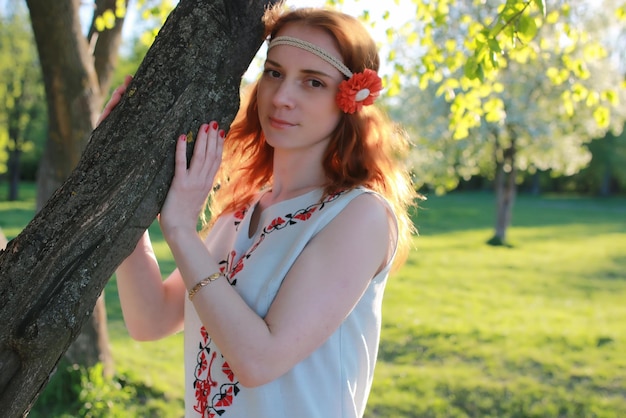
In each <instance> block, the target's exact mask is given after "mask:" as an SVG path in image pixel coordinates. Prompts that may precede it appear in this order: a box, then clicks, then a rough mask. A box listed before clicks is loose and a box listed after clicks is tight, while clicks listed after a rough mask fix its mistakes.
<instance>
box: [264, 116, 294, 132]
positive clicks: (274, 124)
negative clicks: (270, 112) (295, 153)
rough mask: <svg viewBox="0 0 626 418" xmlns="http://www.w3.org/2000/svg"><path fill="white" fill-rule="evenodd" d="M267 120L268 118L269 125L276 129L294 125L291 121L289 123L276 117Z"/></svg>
mask: <svg viewBox="0 0 626 418" xmlns="http://www.w3.org/2000/svg"><path fill="white" fill-rule="evenodd" d="M269 120H270V125H272V127H273V128H276V129H286V128H290V127H292V126H295V125H294V124H293V123H290V122H287V121H286V120H282V119H278V118H272V117H270V118H269Z"/></svg>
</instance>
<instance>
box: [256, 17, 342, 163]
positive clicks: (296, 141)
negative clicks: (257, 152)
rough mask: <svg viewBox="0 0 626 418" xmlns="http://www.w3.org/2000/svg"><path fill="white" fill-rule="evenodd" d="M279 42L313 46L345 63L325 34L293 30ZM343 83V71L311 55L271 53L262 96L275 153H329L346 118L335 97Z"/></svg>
mask: <svg viewBox="0 0 626 418" xmlns="http://www.w3.org/2000/svg"><path fill="white" fill-rule="evenodd" d="M276 36H291V37H294V38H298V39H301V40H304V41H307V42H310V43H312V44H315V45H316V46H319V47H320V48H322V49H324V50H325V51H326V52H328V53H330V54H332V55H334V56H335V57H337V58H339V59H341V55H340V53H339V51H338V49H337V47H336V46H335V43H334V40H333V38H332V37H331V36H330V35H328V34H327V33H326V32H324V31H323V30H321V29H318V28H314V27H307V26H303V25H299V24H290V25H287V26H286V27H284V28H283V29H281V31H280V32H279V33H278V34H277V35H276ZM343 79H344V77H343V75H342V74H341V73H340V72H339V70H337V69H336V68H335V67H333V66H332V65H331V64H329V63H328V62H326V61H324V60H323V59H321V58H319V57H318V56H316V55H314V54H312V53H310V52H308V51H306V50H303V49H301V48H298V47H294V46H290V45H276V46H274V47H272V48H271V49H270V50H269V51H268V54H267V59H266V61H265V68H264V72H263V75H262V76H261V80H260V81H259V85H258V91H257V102H258V111H259V119H260V121H261V127H262V128H263V133H264V134H265V138H266V140H267V143H268V144H269V145H271V146H272V147H274V149H275V150H278V149H289V150H296V149H305V150H310V149H312V147H314V148H319V149H321V150H322V151H323V150H325V149H326V146H327V144H328V141H329V139H330V135H331V133H332V132H333V130H334V129H335V127H336V126H337V124H338V123H339V119H340V117H341V111H340V110H339V108H338V107H337V104H336V103H335V96H336V95H337V91H338V86H339V83H340V82H341V81H343Z"/></svg>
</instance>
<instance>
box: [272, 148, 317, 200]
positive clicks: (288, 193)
mask: <svg viewBox="0 0 626 418" xmlns="http://www.w3.org/2000/svg"><path fill="white" fill-rule="evenodd" d="M325 183H326V176H325V174H324V168H323V167H322V164H321V161H319V160H316V159H315V158H311V157H310V156H309V157H308V158H284V157H282V158H281V156H277V155H274V169H273V181H272V185H271V189H272V200H273V201H281V200H285V199H290V198H292V197H295V196H299V195H301V194H304V193H307V192H309V191H311V190H315V189H318V188H320V187H323V186H324V184H325Z"/></svg>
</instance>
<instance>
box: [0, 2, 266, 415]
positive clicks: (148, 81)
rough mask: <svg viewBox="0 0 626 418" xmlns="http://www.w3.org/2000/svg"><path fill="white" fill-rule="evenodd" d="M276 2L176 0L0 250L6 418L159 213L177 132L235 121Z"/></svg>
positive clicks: (1, 391)
mask: <svg viewBox="0 0 626 418" xmlns="http://www.w3.org/2000/svg"><path fill="white" fill-rule="evenodd" d="M31 1H32V0H31ZM53 3H56V2H47V4H50V5H51V4H53ZM269 3H272V0H263V1H255V0H222V1H218V0H214V1H208V0H180V2H179V3H178V6H177V7H176V9H174V11H173V12H172V13H171V15H170V16H169V18H168V20H167V21H166V23H165V25H164V26H163V28H162V29H161V31H160V33H159V35H158V36H157V38H156V40H155V42H154V44H153V46H152V47H151V48H150V50H149V51H148V54H147V55H146V57H145V58H144V60H143V63H142V64H141V66H140V67H139V69H138V71H137V74H136V75H135V78H134V80H133V81H132V82H131V84H130V86H129V88H128V91H127V94H126V95H125V96H124V98H123V100H122V101H121V103H120V104H119V105H118V106H117V107H116V108H115V109H114V110H113V112H112V113H111V114H110V115H109V117H108V118H107V119H106V120H105V121H104V122H103V123H102V124H100V126H98V128H96V129H95V130H94V131H93V133H92V134H91V138H90V141H89V144H88V145H87V148H86V149H85V152H84V154H83V156H82V158H81V160H80V162H79V163H78V166H77V167H76V169H75V170H74V171H73V172H72V173H71V175H70V176H69V178H68V179H67V181H65V183H64V184H63V185H62V186H61V187H60V188H59V189H57V191H56V192H55V193H54V194H53V196H52V197H51V198H50V200H48V202H47V203H46V204H45V205H44V207H43V208H42V209H41V211H39V212H38V213H37V214H36V215H35V218H34V219H33V220H32V221H31V222H30V223H29V224H28V225H27V227H26V228H25V229H24V230H23V231H22V233H21V234H20V235H19V236H17V237H16V238H15V239H13V240H11V241H10V242H9V244H8V246H7V248H6V250H5V251H3V252H0V300H1V301H2V303H1V304H0V415H1V416H3V417H7V418H12V417H17V416H20V415H22V414H24V413H25V412H27V411H28V410H29V408H30V406H31V405H32V403H33V402H34V400H35V399H36V397H37V395H38V394H39V393H40V391H41V389H42V388H43V386H44V385H45V384H46V381H47V379H48V377H49V375H50V373H51V371H52V370H53V368H54V366H55V365H56V364H57V362H58V360H59V359H60V357H61V356H62V354H63V352H64V351H65V350H66V349H67V347H68V346H69V345H70V343H71V342H72V341H73V340H74V338H76V336H77V334H78V332H79V331H80V327H81V325H82V324H83V322H84V321H85V320H86V318H87V317H88V316H89V314H90V313H91V311H92V309H93V307H94V304H95V302H96V299H97V298H98V295H100V293H101V292H102V290H103V288H104V286H105V284H106V282H107V281H108V279H109V278H110V277H111V275H112V273H113V272H114V270H115V268H116V267H117V266H118V265H119V264H120V263H121V262H122V261H123V259H124V258H126V257H127V256H128V255H129V254H130V252H131V251H132V250H133V248H134V247H135V245H136V243H137V241H138V240H139V238H140V236H141V235H142V234H143V232H144V231H145V230H146V229H147V228H148V226H149V225H150V224H151V223H152V221H153V220H154V218H155V216H156V215H157V213H158V212H159V210H160V207H161V205H162V203H163V201H164V199H165V196H166V194H167V190H168V187H169V184H170V182H171V178H172V175H173V169H174V167H173V164H174V147H175V142H176V138H177V137H178V135H180V133H191V136H195V132H197V130H198V128H199V126H200V124H201V123H203V122H206V121H208V120H210V119H215V120H217V121H218V123H219V124H220V125H222V126H229V125H230V123H231V122H232V119H233V118H234V115H235V113H236V111H237V110H238V107H239V86H240V82H241V77H242V75H243V73H244V72H245V71H246V69H247V67H248V65H249V63H250V62H251V60H252V58H253V57H254V54H255V53H256V51H257V49H258V47H259V46H260V44H261V42H262V35H263V24H262V21H261V16H262V14H263V10H264V8H265V7H266V6H267V5H268V4H269ZM190 149H191V146H190Z"/></svg>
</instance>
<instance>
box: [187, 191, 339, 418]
mask: <svg viewBox="0 0 626 418" xmlns="http://www.w3.org/2000/svg"><path fill="white" fill-rule="evenodd" d="M343 193H344V192H343V191H342V192H338V193H335V194H332V195H328V196H326V198H324V200H322V201H321V202H319V203H315V204H313V205H310V206H308V207H307V208H305V209H299V210H297V211H296V212H295V213H289V214H287V215H285V216H282V217H281V216H279V217H277V218H274V219H272V221H271V222H270V223H269V225H267V226H266V227H264V228H263V232H262V233H261V235H260V236H259V238H258V239H257V241H256V242H255V243H254V244H253V245H252V246H251V247H250V249H249V250H248V251H247V252H246V253H245V254H244V255H243V256H242V257H241V258H240V259H239V260H237V261H236V262H235V260H236V257H237V253H236V252H235V251H231V252H230V253H229V254H228V256H227V258H226V260H223V261H221V262H220V263H219V265H220V271H222V272H226V278H227V279H228V281H229V282H230V284H231V285H232V286H235V285H236V284H237V279H236V277H235V276H236V275H237V273H239V272H240V271H241V270H243V268H244V262H245V260H248V259H249V258H250V256H251V255H252V253H253V252H254V251H255V250H256V249H257V248H258V247H259V245H260V244H261V243H262V242H263V241H264V240H265V237H266V236H267V235H269V234H270V233H272V232H274V231H278V230H281V229H284V228H286V227H287V226H289V225H295V224H297V223H299V222H304V221H307V220H309V219H310V218H311V216H312V215H313V214H314V213H315V212H317V211H321V210H322V209H323V208H324V206H325V205H326V203H329V202H332V201H333V200H336V199H337V198H338V197H339V196H340V195H341V194H343ZM246 210H247V208H246V209H242V210H240V211H237V212H235V214H234V215H233V217H234V218H235V221H234V226H235V229H237V228H238V227H239V224H240V223H241V220H242V219H243V217H244V216H245V211H246ZM210 345H211V337H210V336H209V334H208V333H207V331H206V329H205V328H204V326H202V327H201V328H200V343H199V347H198V349H199V351H198V356H197V364H196V368H195V371H194V379H195V380H194V382H193V388H194V389H195V398H196V403H195V405H194V407H193V409H194V410H195V411H196V412H198V413H199V414H200V416H201V417H202V418H214V417H216V416H222V415H223V414H224V412H226V408H228V407H229V406H231V405H232V404H233V401H234V398H235V397H236V396H237V394H238V393H239V391H240V390H241V388H240V387H239V381H237V380H236V379H235V375H234V373H233V372H232V370H231V369H230V366H229V365H228V362H227V361H226V360H224V357H223V356H222V355H219V354H218V353H217V352H216V351H215V350H212V349H211V347H210ZM218 357H219V358H218ZM215 361H221V362H222V364H221V368H220V369H219V370H218V369H214V368H213V364H214V362H215ZM216 372H217V374H218V375H220V376H219V377H216V378H215V379H214V376H213V373H216ZM220 372H221V374H220ZM220 381H222V382H224V383H222V384H221V385H220V384H219V383H218V382H220ZM218 385H219V388H218Z"/></svg>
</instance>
